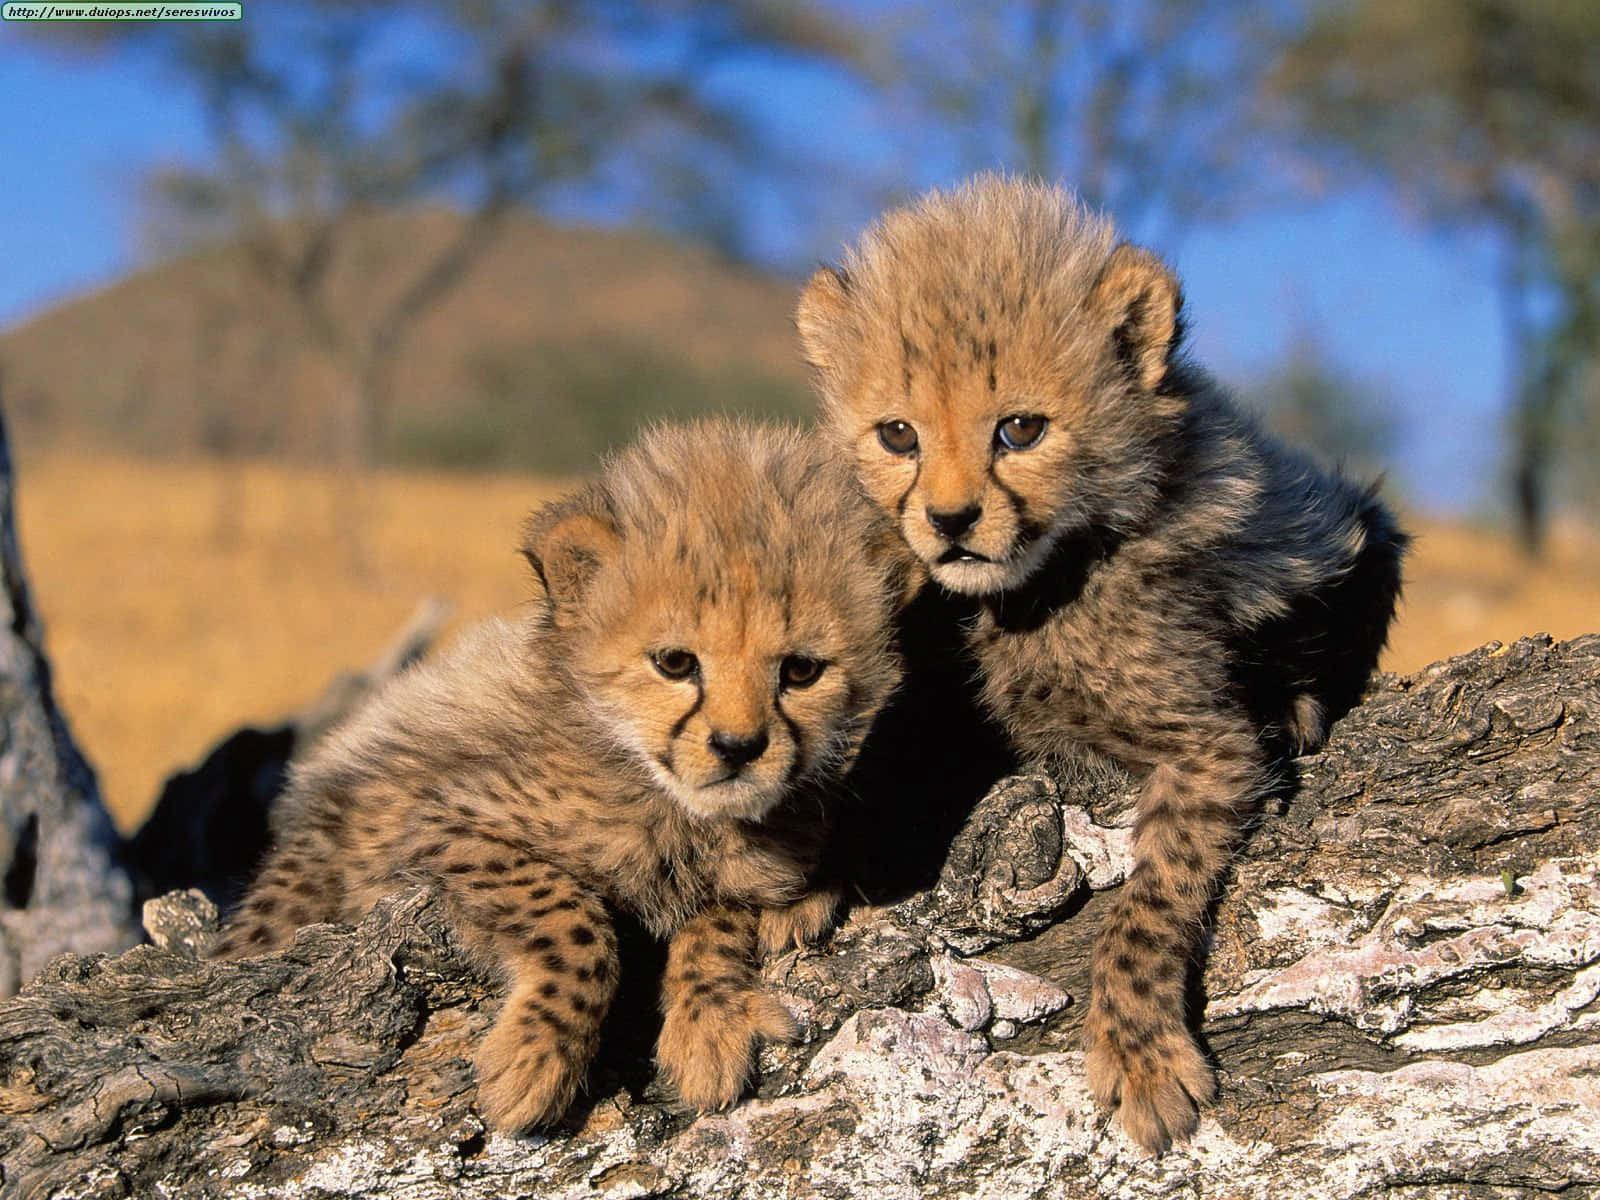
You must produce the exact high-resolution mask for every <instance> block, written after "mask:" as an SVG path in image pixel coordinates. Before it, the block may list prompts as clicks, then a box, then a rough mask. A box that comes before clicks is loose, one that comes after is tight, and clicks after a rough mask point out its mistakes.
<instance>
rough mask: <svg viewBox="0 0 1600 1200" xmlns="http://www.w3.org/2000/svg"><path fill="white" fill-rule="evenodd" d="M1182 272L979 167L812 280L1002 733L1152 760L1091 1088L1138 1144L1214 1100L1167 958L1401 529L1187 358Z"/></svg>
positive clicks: (834, 427)
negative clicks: (962, 618)
mask: <svg viewBox="0 0 1600 1200" xmlns="http://www.w3.org/2000/svg"><path fill="white" fill-rule="evenodd" d="M1179 303H1180V302H1179V290H1178V282H1177V280H1176V279H1175V278H1174V276H1173V275H1172V273H1171V272H1170V271H1169V270H1168V269H1167V268H1166V267H1165V266H1163V265H1162V264H1161V262H1159V261H1158V260H1157V259H1156V258H1155V257H1154V256H1153V255H1151V254H1149V253H1148V252H1146V251H1144V250H1141V249H1139V248H1137V247H1135V246H1132V245H1128V244H1126V243H1124V244H1121V245H1117V244H1115V243H1114V237H1113V233H1112V229H1111V227H1110V225H1109V224H1108V223H1107V222H1105V221H1104V220H1101V219H1098V218H1096V217H1094V216H1091V215H1089V214H1088V213H1086V212H1085V211H1084V210H1083V209H1082V208H1081V207H1080V206H1079V204H1078V203H1077V201H1076V200H1075V199H1074V198H1073V197H1072V196H1070V195H1069V194H1067V193H1065V192H1063V191H1060V190H1058V189H1053V188H1048V187H1043V186H1038V185H1033V184H1028V183H1024V182H1019V181H1014V180H1008V179H1003V178H998V177H993V176H986V177H980V178H978V179H976V180H974V181H972V182H970V183H969V184H967V185H966V186H964V187H962V188H960V189H959V190H957V191H954V192H950V193H943V194H941V193H938V192H935V193H932V194H930V195H929V196H927V197H926V198H924V199H923V200H922V201H921V202H920V203H918V204H915V205H913V206H912V207H910V208H907V209H903V210H900V211H897V212H892V213H890V214H889V215H888V216H886V217H885V218H884V219H883V220H882V221H881V222H879V224H878V225H877V226H876V227H874V228H873V229H872V230H870V231H869V232H868V233H867V234H866V235H865V236H864V237H863V238H862V240H861V242H860V244H859V245H857V246H856V247H855V248H854V249H853V250H851V251H850V252H849V253H848V254H847V255H846V257H845V259H844V263H843V266H842V268H841V269H838V270H834V269H823V270H821V271H818V272H817V273H816V275H814V276H813V277H812V279H811V281H810V282H809V284H808V285H807V287H806V289H805V293H804V296H803V298H802V300H801V302H800V310H799V326H800V332H801V337H802V340H803V342H804V344H805V348H806V352H807V357H808V358H809V359H810V361H811V363H812V365H813V366H814V367H815V369H816V371H817V376H818V381H819V384H820V387H821V391H822V394H823V403H824V410H825V420H826V423H827V425H828V426H829V428H830V430H831V432H832V434H833V435H834V437H835V438H836V440H837V442H838V444H839V445H840V446H841V447H842V448H843V450H844V452H845V454H846V455H847V456H848V458H849V459H851V460H853V461H854V462H855V464H856V466H857V469H858V473H859V475H860V477H861V479H862V480H863V481H864V483H865V484H866V487H867V489H868V491H869V492H870V493H871V494H872V495H873V496H874V497H875V498H876V499H877V501H878V503H879V504H880V505H882V506H883V508H884V509H885V510H887V511H888V512H889V513H891V514H893V515H894V517H895V518H896V519H897V520H898V522H899V524H900V528H901V532H902V534H903V535H904V537H905V539H906V541H907V542H908V543H909V544H910V546H911V547H912V548H913V549H914V550H915V551H916V552H917V554H918V555H919V556H920V557H921V558H922V560H923V561H924V562H925V563H926V564H927V566H928V568H929V570H930V571H931V573H932V575H933V578H934V579H936V580H937V581H938V582H939V583H940V584H942V585H943V586H944V587H946V588H948V589H950V590H952V591H956V592H962V593H966V594H968V595H971V596H974V597H977V598H979V601H980V605H981V609H980V614H979V617H978V620H977V623H976V625H975V626H974V627H973V628H972V630H971V632H970V636H969V643H970V646H971V648H972V650H973V652H974V654H975V655H976V657H977V660H978V663H979V665H980V667H981V670H982V674H983V689H984V693H983V694H984V701H985V703H986V705H987V706H988V707H989V709H990V710H991V711H992V712H993V714H994V715H995V716H996V718H997V719H998V720H1000V721H1001V722H1002V723H1003V724H1004V726H1005V727H1006V728H1007V730H1008V731H1009V733H1010V735H1011V738H1012V740H1013V742H1014V743H1015V745H1016V747H1017V748H1018V750H1019V751H1021V752H1022V753H1024V754H1027V755H1031V756H1037V757H1050V756H1067V755H1073V754H1079V753H1082V752H1083V750H1082V748H1083V747H1089V748H1091V749H1092V750H1093V751H1098V752H1100V753H1103V754H1106V755H1108V756H1110V757H1113V758H1115V759H1117V760H1120V761H1121V762H1122V763H1123V764H1125V765H1126V766H1127V767H1129V768H1130V769H1132V770H1133V771H1134V772H1135V773H1137V774H1140V775H1142V777H1143V781H1144V782H1143V788H1142V792H1141V794H1140V798H1139V802H1138V824H1137V829H1136V840H1135V858H1136V863H1135V867H1134V870H1133V872H1132V875H1131V876H1130V878H1129V879H1128V882H1127V883H1126V884H1125V885H1124V886H1123V888H1122V889H1121V891H1120V892H1119V893H1118V895H1117V896H1116V898H1115V901H1114V904H1113V907H1112V910H1111V912H1110V916H1109V918H1108V919H1107V921H1106V923H1105V925H1104V927H1103V928H1102V930H1101V932H1100V933H1099V936H1098V941H1097V944H1096V949H1095V954H1094V961H1093V969H1092V978H1093V984H1092V991H1093V995H1092V998H1091V1002H1090V1005H1089V1009H1088V1012H1087V1014H1086V1016H1085V1025H1086V1031H1085V1032H1086V1039H1087V1067H1088V1074H1089V1082H1090V1086H1091V1088H1092V1090H1093V1092H1094V1094H1095V1097H1096V1099H1097V1100H1098V1101H1099V1102H1100V1104H1101V1105H1102V1107H1103V1108H1105V1109H1107V1110H1115V1111H1116V1112H1117V1113H1118V1115H1119V1117H1120V1119H1121V1122H1122V1124H1123V1126H1124V1128H1126V1129H1127V1131H1128V1132H1129V1133H1130V1134H1131V1135H1132V1136H1133V1138H1134V1139H1135V1140H1137V1141H1138V1142H1139V1143H1141V1144H1142V1145H1144V1146H1146V1147H1148V1148H1151V1149H1155V1150H1159V1149H1162V1148H1164V1147H1165V1146H1166V1145H1167V1144H1168V1143H1169V1141H1170V1140H1171V1139H1173V1138H1183V1137H1186V1136H1188V1135H1189V1134H1190V1133H1191V1132H1192V1131H1193V1129H1194V1128H1195V1125H1196V1122H1197V1120H1198V1113H1197V1107H1198V1106H1199V1105H1201V1104H1204V1103H1205V1102H1206V1101H1208V1100H1209V1099H1210V1098H1211V1096H1212V1094H1213V1091H1214V1083H1213V1079H1212V1072H1211V1068H1210V1067H1209V1066H1208V1065H1207V1063H1206V1060H1205V1058H1204V1056H1203V1055H1202V1054H1201V1051H1200V1048H1199V1047H1198V1045H1197V1044H1196V1043H1195V1040H1194V1038H1193V1037H1192V1036H1191V1035H1190V1033H1189V1030H1188V1028H1187V1027H1186V1025H1185V1019H1184V1016H1185V1014H1184V1000H1185V984H1186V979H1185V976H1186V974H1187V970H1188V966H1189V963H1190V960H1191V957H1192V956H1193V955H1194V954H1195V953H1196V951H1197V949H1198V947H1199V944H1200V939H1201V931H1202V924H1203V922H1204V919H1205V916H1206V913H1207V909H1208V906H1209V904H1210V902H1211V900H1212V899H1213V897H1214V894H1215V891H1216V888H1217V886H1218V881H1219V878H1220V876H1221V874H1222V872H1223V869H1224V867H1225V865H1226V863H1227V861H1228V857H1229V855H1230V853H1231V851H1232V849H1233V848H1234V846H1235V845H1236V843H1237V840H1238V835H1239V830H1240V828H1241V825H1242V823H1243V822H1244V821H1245V820H1246V818H1247V816H1248V815H1249V814H1250V813H1251V812H1252V811H1253V809H1254V808H1255V806H1256V805H1257V803H1258V801H1259V800H1260V799H1261V798H1262V796H1263V795H1264V793H1267V792H1268V791H1269V790H1271V788H1272V787H1273V786H1275V784H1276V780H1277V779H1279V778H1281V775H1279V774H1278V770H1279V768H1281V766H1282V764H1283V761H1284V758H1285V757H1286V756H1287V755H1289V754H1293V753H1296V752H1300V751H1304V750H1308V749H1311V748H1314V747H1316V746H1317V745H1318V744H1320V743H1321V741H1322V739H1323V737H1324V735H1325V734H1326V731H1327V727H1328V723H1329V722H1330V721H1331V720H1333V719H1334V718H1336V717H1337V716H1339V715H1340V714H1341V713H1343V712H1344V711H1345V710H1347V709H1348V708H1349V707H1350V706H1351V705H1352V704H1354V703H1355V701H1356V700H1357V698H1358V697H1359V695H1360V693H1361V690H1362V688H1363V687H1364V685H1365V682H1366V679H1367V676H1368V675H1369V674H1370V672H1371V670H1372V668H1373V666H1374V664H1375V663H1376V661H1377V657H1378V652H1379V651H1380V650H1381V648H1382V647H1383V644H1384V641H1385V639H1386V637H1387V630H1388V625H1389V621H1390V618H1391V616H1392V614H1393V611H1394V605H1395V600H1396V596H1397V594H1398V591H1399V587H1400V559H1401V556H1402V553H1403V550H1404V547H1405V543H1406V539H1405V537H1404V536H1403V535H1402V534H1401V533H1400V532H1399V531H1398V530H1397V529H1396V527H1395V523H1394V521H1393V519H1392V518H1391V517H1390V515H1389V513H1388V512H1386V511H1385V509H1384V508H1383V506H1382V505H1381V504H1380V503H1379V502H1378V500H1377V499H1376V498H1375V497H1374V495H1373V492H1372V490H1371V489H1365V488H1361V487H1357V486H1354V485H1353V484H1351V483H1349V482H1348V481H1346V480H1345V479H1342V478H1340V477H1339V476H1338V475H1337V474H1335V473H1333V472H1331V471H1327V470H1325V469H1323V468H1321V467H1319V466H1317V465H1315V464H1314V463H1312V462H1311V461H1310V460H1309V459H1307V458H1305V457H1303V456H1301V455H1299V454H1297V453H1295V452H1293V451H1290V450H1288V449H1285V448H1284V447H1282V446H1280V445H1279V444H1277V443H1276V442H1274V441H1272V440H1271V439H1269V438H1268V437H1267V436H1266V435H1264V434H1263V433H1262V432H1261V431H1260V430H1258V429H1257V428H1256V427H1255V426H1254V425H1253V424H1252V423H1251V422H1250V421H1249V420H1248V419H1246V418H1245V417H1244V416H1242V415H1241V414H1240V413H1239V412H1238V410H1237V409H1235V408H1234V407H1233V406H1232V404H1231V403H1230V402H1229V401H1228V399H1227V398H1226V397H1225V396H1224V395H1223V394H1222V393H1221V391H1220V390H1219V389H1218V388H1217V386H1216V385H1215V384H1213V383H1212V382H1211V381H1210V380H1209V379H1208V378H1207V377H1206V376H1205V375H1203V374H1202V373H1201V372H1200V371H1198V370H1196V369H1195V368H1194V367H1192V366H1190V365H1189V364H1188V363H1186V362H1184V361H1183V360H1182V359H1181V357H1180V355H1179V342H1180V327H1179V320H1178V310H1179Z"/></svg>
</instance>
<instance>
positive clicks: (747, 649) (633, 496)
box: [524, 422, 915, 821]
mask: <svg viewBox="0 0 1600 1200" xmlns="http://www.w3.org/2000/svg"><path fill="white" fill-rule="evenodd" d="M829 457H830V456H829V455H827V454H825V453H824V452H823V451H822V449H821V447H819V446H818V445H817V444H816V442H815V440H814V439H811V438H808V437H805V436H803V435H801V434H799V433H797V432H793V431H776V430H770V429H758V428H754V427H748V426H740V425H735V424H730V423H726V422H705V423H700V424H696V425H690V426H686V427H681V428H670V429H660V430H656V431H655V432H653V433H651V434H649V435H647V436H646V437H645V438H644V439H642V440H641V441H640V442H639V443H638V444H636V445H635V446H634V447H633V448H631V449H630V450H629V451H627V452H626V453H625V454H623V455H621V456H620V457H618V458H617V459H615V460H613V461H612V463H611V464H610V465H609V467H608V469H607V471H606V472H605V474H604V475H603V477H602V478H601V479H600V480H599V481H598V482H597V483H595V484H593V485H591V486H590V487H589V488H587V489H586V490H584V491H583V492H581V493H579V494H578V495H577V496H575V497H572V498H570V499H568V500H566V501H563V502H560V503H558V504H557V505H555V506H552V507H551V508H550V509H547V510H546V511H545V512H544V513H541V514H540V515H539V516H537V517H535V518H534V520H533V521H532V522H531V523H530V526H529V529H528V531H527V537H526V542H525V546H524V552H525V553H526V554H527V556H528V558H529V559H530V561H531V562H532V563H533V564H534V567H535V569H536V570H537V571H538V573H539V575H540V577H541V578H542V579H543V580H544V583H545V588H546V593H547V604H548V611H547V621H548V622H549V623H550V627H551V628H552V630H553V631H554V632H555V633H556V634H557V635H558V637H559V640H560V642H561V643H562V645H563V649H564V651H565V653H564V655H563V658H562V661H561V662H560V663H559V664H558V669H560V670H562V671H564V672H565V673H566V674H567V676H568V678H569V679H570V682H571V684H572V686H573V687H574V689H575V690H576V691H578V692H579V693H580V695H581V696H582V698H583V700H584V702H585V703H586V704H587V706H588V707H589V709H590V711H591V712H593V713H594V714H595V715H596V716H597V717H598V718H599V721H600V724H601V725H602V727H603V728H604V729H605V730H607V731H608V732H609V735H610V743H611V744H610V745H608V746H605V747H597V748H596V752H597V753H609V754H622V755H626V756H629V757H631V758H632V759H633V760H634V761H635V762H636V763H637V764H638V765H639V766H640V767H641V768H642V769H643V770H644V771H645V772H646V773H647V774H648V775H649V777H650V778H652V779H653V780H654V781H655V782H656V783H657V784H658V785H659V786H660V787H661V788H662V789H663V790H664V791H665V792H666V793H667V794H668V795H670V796H671V797H672V798H673V799H674V800H676V801H677V802H678V803H679V804H680V805H682V806H683V807H684V808H685V809H686V810H688V811H689V812H690V813H692V814H695V815H696V816H700V817H729V818H737V819H743V820H752V821H753V820H759V819H761V818H762V817H763V816H764V815H765V814H766V813H767V812H768V811H769V810H770V809H771V808H772V807H773V806H774V805H776V804H777V803H778V802H779V801H781V800H782V799H783V798H784V797H785V796H786V795H787V794H789V793H790V792H791V791H792V790H793V789H794V788H795V787H796V786H797V785H799V784H801V783H802V782H804V781H806V780H808V779H812V778H814V777H818V776H823V775H836V774H839V773H842V771H843V770H844V768H845V767H846V766H847V765H848V764H849V762H850V761H851V760H852V759H853V758H854V756H855V753H856V750H857V748H858V746H859V745H860V742H861V739H862V737H863V736H864V735H865V733H866V730H867V727H868V726H869V725H870V724H871V722H872V719H873V717H874V716H875V715H876V713H877V711H878V709H879V708H880V707H881V706H882V704H883V703H884V701H885V700H886V699H887V698H888V696H889V694H890V692H891V691H892V690H893V689H894V687H895V686H896V684H897V683H898V681H899V660H898V658H897V656H896V654H895V652H894V649H893V647H892V644H891V629H892V621H893V617H894V614H895V612H896V610H897V608H898V606H899V604H900V603H901V601H902V597H903V596H904V594H905V593H906V591H907V589H908V588H909V587H910V585H911V582H912V581H911V579H910V576H911V574H912V573H913V571H914V567H915V564H914V562H913V561H912V560H911V559H910V558H909V556H907V555H906V554H905V553H904V550H903V549H902V548H900V547H899V546H898V539H897V538H895V537H894V533H893V527H892V526H891V525H889V524H888V523H887V522H886V521H884V520H883V518H882V516H881V514H880V513H878V512H877V511H876V510H875V509H874V508H873V506H872V505H870V504H869V503H868V502H867V501H866V499H865V498H864V497H862V496H861V495H860V494H859V491H858V490H857V489H856V487H855V486H854V483H853V481H852V480H851V479H850V478H849V477H848V476H847V475H845V474H844V473H842V472H841V471H840V470H839V469H838V468H836V467H834V466H832V465H830V463H829V462H828V461H827V460H828V458H829Z"/></svg>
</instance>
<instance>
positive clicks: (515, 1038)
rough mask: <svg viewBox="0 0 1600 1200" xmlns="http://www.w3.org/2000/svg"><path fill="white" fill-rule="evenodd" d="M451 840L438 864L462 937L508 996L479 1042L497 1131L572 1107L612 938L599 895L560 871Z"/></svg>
mask: <svg viewBox="0 0 1600 1200" xmlns="http://www.w3.org/2000/svg"><path fill="white" fill-rule="evenodd" d="M496 849H497V850H498V853H496V852H495V851H492V850H491V851H484V850H482V849H478V850H477V851H476V853H475V854H474V852H473V851H472V850H470V849H464V848H463V847H461V846H460V845H459V844H458V845H457V846H456V847H455V848H454V850H453V853H454V854H456V855H459V857H458V858H456V859H455V860H454V861H451V862H446V863H443V864H442V865H441V875H442V877H443V878H444V879H445V881H446V891H447V893H448V894H449V896H450V899H451V902H452V904H453V905H454V908H455V910H456V912H457V913H458V915H459V917H460V922H461V927H462V931H463V933H464V934H465V935H466V936H467V938H468V940H469V941H470V942H472V943H474V944H475V945H476V946H477V947H478V948H479V949H480V950H482V951H485V952H487V953H489V954H491V955H492V956H493V957H494V958H496V959H498V960H499V962H500V963H501V965H502V967H503V968H504V970H505V973H506V975H507V977H508V981H509V983H510V992H509V994H508V995H507V996H506V1000H505V1004H504V1005H503V1006H502V1007H501V1009H500V1015H499V1017H498V1018H497V1019H496V1020H495V1023H494V1027H493V1028H492V1029H490V1030H489V1033H488V1035H487V1036H486V1037H485V1038H484V1040H483V1043H482V1045H481V1046H479V1048H478V1053H477V1056H476V1060H475V1062H476V1066H477V1071H478V1108H479V1110H480V1111H481V1112H482V1113H483V1115H484V1117H485V1119H487V1120H488V1122H489V1123H490V1124H491V1125H493V1126H495V1127H496V1128H498V1129H523V1128H526V1127H527V1126H530V1125H538V1124H542V1123H545V1122H549V1121H553V1120H555V1119H556V1118H558V1117H559V1116H560V1115H561V1114H562V1113H563V1112H565V1111H566V1109H567V1107H568V1106H569V1105H570V1104H571V1103H572V1099H573V1097H574V1095H575V1094H576V1093H577V1090H578V1085H579V1083H580V1082H581V1081H582V1079H583V1073H584V1070H585V1069H586V1068H587V1067H588V1065H589V1060H590V1059H591V1058H593V1057H594V1052H595V1049H596V1048H597V1046H598V1045H599V1041H600V1024H601V1021H602V1020H603V1019H604V1018H605V1014H606V1009H607V1008H609V1007H610V1005H611V999H612V997H613V995H614V994H615V993H616V987H617V976H618V965H617V941H616V934H615V932H614V931H613V929H612V926H611V921H610V918H609V917H608V916H607V914H606V911H605V907H604V905H602V904H601V902H600V900H599V899H598V898H597V897H595V896H594V895H592V894H591V893H589V892H588V891H587V890H585V889H584V888H583V887H582V886H580V885H579V884H578V883H577V881H575V880H574V879H572V878H571V877H570V876H568V875H567V874H565V873H564V872H562V871H560V870H558V869H557V868H555V867H552V866H549V865H548V864H545V863H542V862H538V861H535V860H531V859H527V860H522V861H510V860H508V859H507V856H506V853H505V851H504V850H503V848H496Z"/></svg>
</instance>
